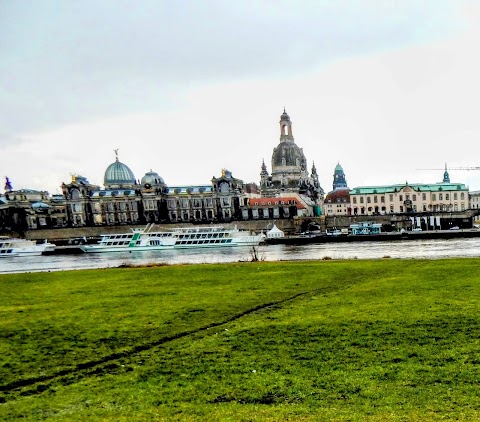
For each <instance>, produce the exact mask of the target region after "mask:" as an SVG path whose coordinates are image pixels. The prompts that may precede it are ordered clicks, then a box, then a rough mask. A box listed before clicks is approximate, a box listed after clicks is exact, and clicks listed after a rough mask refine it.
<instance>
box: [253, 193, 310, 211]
mask: <svg viewBox="0 0 480 422" xmlns="http://www.w3.org/2000/svg"><path fill="white" fill-rule="evenodd" d="M248 205H249V206H254V207H267V206H272V205H280V206H285V205H296V206H297V208H298V209H305V206H304V205H303V204H302V203H301V202H300V201H299V200H298V198H295V197H293V196H287V197H285V196H282V197H280V198H279V197H274V198H249V199H248Z"/></svg>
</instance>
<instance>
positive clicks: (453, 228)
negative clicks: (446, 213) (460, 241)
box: [450, 226, 460, 230]
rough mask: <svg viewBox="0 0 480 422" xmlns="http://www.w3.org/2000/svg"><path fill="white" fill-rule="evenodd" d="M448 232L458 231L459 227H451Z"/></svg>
mask: <svg viewBox="0 0 480 422" xmlns="http://www.w3.org/2000/svg"><path fill="white" fill-rule="evenodd" d="M450 230H460V227H458V226H453V227H450Z"/></svg>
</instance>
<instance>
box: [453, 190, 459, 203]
mask: <svg viewBox="0 0 480 422" xmlns="http://www.w3.org/2000/svg"><path fill="white" fill-rule="evenodd" d="M453 199H454V200H455V201H456V200H457V199H458V194H457V192H455V193H454V194H453Z"/></svg>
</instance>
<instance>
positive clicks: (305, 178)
mask: <svg viewBox="0 0 480 422" xmlns="http://www.w3.org/2000/svg"><path fill="white" fill-rule="evenodd" d="M279 125H280V139H279V144H278V145H277V146H276V147H275V148H274V149H273V153H272V160H271V165H272V169H271V174H270V173H269V172H268V170H267V166H266V164H265V161H263V162H262V166H261V171H260V192H261V196H262V197H265V198H278V197H282V196H292V195H293V196H295V197H296V198H297V200H298V201H299V202H301V203H302V204H303V206H304V207H305V209H308V210H312V211H311V213H312V214H315V215H320V214H321V213H322V208H321V205H322V203H323V196H324V191H323V189H322V187H321V185H320V181H319V178H318V174H317V169H316V167H315V164H313V165H312V169H311V173H310V174H309V173H308V169H307V159H306V157H305V154H304V153H303V149H302V148H300V147H299V146H298V145H297V144H296V143H295V138H294V137H293V128H292V121H291V120H290V116H289V115H288V114H287V112H286V111H285V109H284V110H283V114H282V115H281V116H280V122H279Z"/></svg>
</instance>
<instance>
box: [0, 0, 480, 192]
mask: <svg viewBox="0 0 480 422" xmlns="http://www.w3.org/2000/svg"><path fill="white" fill-rule="evenodd" d="M479 21H480V2H477V1H460V0H451V1H446V0H445V1H443V0H432V1H428V0H424V1H418V0H412V1H408V0H402V1H400V0H397V1H394V0H390V1H387V0H383V1H382V0H371V1H368V0H358V1H353V0H351V1H348V0H344V1H342V0H338V1H333V0H312V1H302V0H292V1H286V0H283V1H282V0H270V1H260V0H256V1H249V0H242V1H228V0H218V1H214V0H202V1H199V0H197V1H188V0H184V1H182V0H174V1H159V0H156V1H144V0H135V1H126V0H101V1H99V0H91V1H90V0H82V1H81V2H79V1H70V0H56V1H49V0H42V1H38V0H32V1H29V0H22V1H18V0H0V40H1V41H0V148H1V152H2V153H1V166H0V168H1V169H2V170H3V174H2V175H1V176H8V177H9V178H10V180H11V181H12V183H13V186H14V188H15V189H21V188H29V189H39V190H48V191H49V192H50V193H58V192H60V185H61V183H62V182H69V181H70V179H71V174H81V175H83V176H85V177H87V178H88V179H89V181H90V182H91V183H95V184H99V185H102V184H103V176H104V172H105V170H106V168H107V167H108V165H109V164H111V163H112V162H113V161H114V160H115V154H114V149H117V148H118V149H119V159H120V161H122V162H123V163H125V164H127V165H128V166H129V167H130V168H131V169H132V171H133V172H134V174H135V176H136V178H138V179H140V178H141V177H142V176H143V175H144V174H145V173H146V172H147V171H149V170H150V169H153V170H154V171H156V172H158V173H159V174H160V176H162V177H163V178H164V179H165V182H166V183H167V184H168V185H170V186H174V185H181V184H183V185H186V184H210V181H211V178H212V177H213V176H220V174H221V170H222V168H227V169H228V170H230V171H232V173H233V176H235V177H237V178H240V179H242V180H244V181H245V182H256V183H259V179H260V176H259V173H260V170H261V168H260V167H261V164H262V159H264V160H265V163H266V165H267V168H268V171H269V172H271V156H272V151H273V148H274V147H275V146H276V145H277V144H278V142H279V135H280V130H279V120H280V115H281V113H282V112H283V107H286V110H287V112H288V113H289V115H290V117H291V120H292V122H293V135H294V137H295V142H296V143H297V144H298V145H299V146H300V147H301V148H303V151H304V153H305V155H306V158H307V163H308V167H309V169H310V168H311V166H312V163H313V162H315V166H316V167H317V171H318V173H319V176H320V183H321V185H322V187H323V188H324V190H325V191H326V192H328V191H329V190H331V189H332V176H333V171H334V168H335V165H336V164H337V162H340V164H341V165H342V166H343V168H344V170H345V173H346V177H347V182H348V185H349V187H351V188H353V187H356V186H365V185H382V184H391V183H404V182H405V181H408V182H410V183H414V182H423V183H436V182H440V181H441V179H442V176H443V171H442V170H437V171H432V170H420V169H430V168H432V169H442V168H443V167H444V165H445V163H447V164H448V166H449V167H467V166H480V157H479V155H478V154H477V152H478V151H479V143H480V118H479V104H478V101H479V98H480V82H479V80H480V76H479V75H480V29H479V28H480V27H479V25H478V22H479ZM450 177H451V179H452V181H453V182H461V183H466V184H467V185H469V187H470V189H471V190H479V189H480V171H461V170H458V171H455V170H450ZM2 187H3V186H2Z"/></svg>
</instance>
